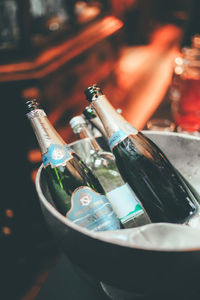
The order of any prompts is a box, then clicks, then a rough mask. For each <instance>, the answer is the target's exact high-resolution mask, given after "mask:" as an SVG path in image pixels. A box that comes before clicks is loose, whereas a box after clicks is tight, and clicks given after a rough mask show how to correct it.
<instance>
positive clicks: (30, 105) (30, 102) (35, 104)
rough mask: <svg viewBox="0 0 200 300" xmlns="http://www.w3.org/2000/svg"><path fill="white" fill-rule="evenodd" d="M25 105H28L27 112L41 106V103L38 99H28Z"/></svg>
mask: <svg viewBox="0 0 200 300" xmlns="http://www.w3.org/2000/svg"><path fill="white" fill-rule="evenodd" d="M25 106H26V113H28V112H30V111H32V110H34V109H37V108H41V106H40V104H39V103H38V102H37V100H36V99H33V100H28V101H26V103H25Z"/></svg>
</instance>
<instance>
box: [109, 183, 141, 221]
mask: <svg viewBox="0 0 200 300" xmlns="http://www.w3.org/2000/svg"><path fill="white" fill-rule="evenodd" d="M106 196H107V198H108V200H109V201H110V203H111V204H112V207H113V209H114V211H115V212H116V214H117V216H118V218H119V219H120V221H121V222H122V224H123V223H125V222H127V221H128V220H131V219H133V218H135V217H136V216H138V215H140V214H142V213H144V211H143V208H142V206H141V205H140V204H139V202H138V200H137V196H136V195H135V193H134V192H133V190H132V189H131V187H130V186H129V184H128V183H126V184H124V185H122V186H120V187H117V188H116V189H114V190H112V191H110V192H108V193H107V194H106Z"/></svg>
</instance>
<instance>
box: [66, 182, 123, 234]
mask: <svg viewBox="0 0 200 300" xmlns="http://www.w3.org/2000/svg"><path fill="white" fill-rule="evenodd" d="M71 205H72V206H71V209H70V210H69V211H68V213H67V214H66V217H67V218H68V219H70V220H71V221H73V222H74V223H76V224H77V225H80V226H82V227H85V228H87V229H90V230H93V231H104V230H117V229H120V224H119V220H118V218H117V215H116V214H115V212H114V211H113V209H112V206H111V204H110V203H109V202H108V200H107V198H106V197H105V196H104V195H101V194H99V193H96V192H95V191H94V190H92V189H91V188H90V187H86V186H84V187H79V188H77V189H76V190H75V191H74V192H73V194H72V198H71Z"/></svg>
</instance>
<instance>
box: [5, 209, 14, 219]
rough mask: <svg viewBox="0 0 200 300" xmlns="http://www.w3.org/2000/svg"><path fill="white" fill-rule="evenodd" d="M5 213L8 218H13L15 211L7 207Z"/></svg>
mask: <svg viewBox="0 0 200 300" xmlns="http://www.w3.org/2000/svg"><path fill="white" fill-rule="evenodd" d="M5 214H6V216H7V217H8V218H13V216H14V212H13V210H12V209H6V211H5Z"/></svg>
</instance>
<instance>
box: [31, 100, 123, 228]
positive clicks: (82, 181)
mask: <svg viewBox="0 0 200 300" xmlns="http://www.w3.org/2000/svg"><path fill="white" fill-rule="evenodd" d="M26 109H27V117H28V119H29V121H30V123H31V125H32V127H33V130H34V132H35V135H36V138H37V140H38V143H39V147H40V150H41V154H42V160H43V165H44V172H45V175H46V178H47V181H48V186H49V190H50V193H51V195H52V198H53V201H54V203H55V206H56V208H57V209H58V211H59V212H60V213H61V214H63V215H64V216H66V218H68V219H70V220H71V221H73V222H74V223H76V224H78V225H80V226H83V227H86V228H87V229H90V230H94V231H103V230H116V229H120V222H119V220H118V218H117V216H116V214H115V212H114V211H113V209H112V206H111V204H110V203H109V201H108V199H107V198H106V197H105V192H104V189H103V187H102V186H101V184H100V182H99V181H98V179H97V178H96V176H95V175H94V174H93V173H92V172H91V170H90V168H88V167H87V166H86V165H85V164H84V163H83V161H82V160H81V159H80V157H79V156H78V155H77V154H76V153H74V151H73V150H72V149H71V148H70V147H69V146H68V145H67V144H66V143H65V142H64V140H63V139H62V137H61V136H60V135H59V134H58V132H57V131H56V130H55V128H54V127H53V126H52V125H51V123H50V121H49V120H48V118H47V116H46V114H45V112H44V110H43V109H42V108H41V107H40V105H39V104H38V102H37V101H35V100H32V101H27V102H26Z"/></svg>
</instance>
